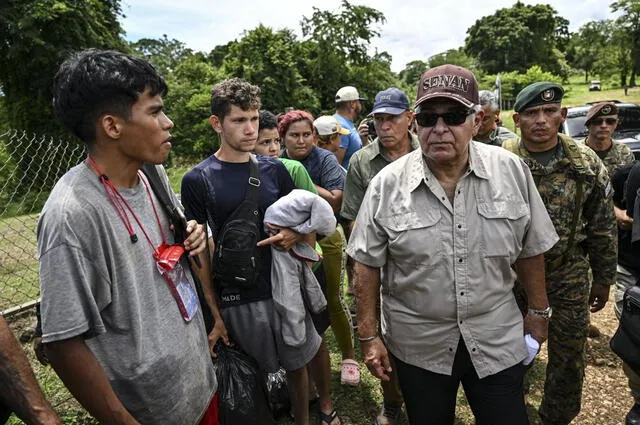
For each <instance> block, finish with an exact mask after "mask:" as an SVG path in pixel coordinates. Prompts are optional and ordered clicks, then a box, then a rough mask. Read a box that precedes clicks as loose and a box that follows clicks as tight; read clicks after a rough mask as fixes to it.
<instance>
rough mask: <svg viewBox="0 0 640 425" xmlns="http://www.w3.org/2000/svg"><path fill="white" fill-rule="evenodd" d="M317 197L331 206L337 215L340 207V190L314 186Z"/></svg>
mask: <svg viewBox="0 0 640 425" xmlns="http://www.w3.org/2000/svg"><path fill="white" fill-rule="evenodd" d="M316 189H317V190H318V195H320V197H322V199H324V200H325V201H327V202H328V203H329V205H331V208H333V212H334V213H339V212H340V208H341V207H342V190H338V189H336V190H327V189H325V188H323V187H320V186H318V185H316Z"/></svg>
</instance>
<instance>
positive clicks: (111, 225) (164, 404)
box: [38, 50, 226, 425]
mask: <svg viewBox="0 0 640 425" xmlns="http://www.w3.org/2000/svg"><path fill="white" fill-rule="evenodd" d="M116 71H117V72H116ZM165 92H166V85H165V83H164V81H163V80H162V78H161V77H160V76H159V75H158V74H157V73H156V71H155V70H154V69H153V67H151V66H150V65H149V64H148V63H147V62H145V61H144V60H141V59H137V58H133V57H131V56H127V55H124V54H121V53H118V52H112V51H98V50H87V51H84V52H80V53H79V54H76V55H74V56H72V57H71V58H69V59H68V60H67V61H65V62H64V63H63V64H62V65H61V68H60V71H59V72H58V75H57V76H56V83H55V96H54V107H55V110H56V113H57V115H58V117H59V119H60V120H61V121H62V123H63V124H64V125H65V126H66V127H67V128H69V129H70V130H71V131H73V132H74V134H75V135H76V136H78V137H79V138H80V139H81V140H83V141H84V142H85V144H86V145H87V149H88V151H89V155H88V157H87V160H86V161H84V162H83V163H81V164H79V165H77V166H75V167H74V168H72V169H71V170H69V171H68V172H67V173H66V174H65V175H64V176H63V177H62V178H61V179H60V180H59V181H58V183H57V184H56V185H55V187H54V188H53V190H52V192H51V195H50V197H49V199H48V200H47V203H46V204H45V206H44V208H43V210H42V213H41V216H40V221H39V223H38V250H39V254H40V284H41V295H42V306H41V312H42V330H43V335H42V340H43V342H44V344H45V350H46V352H47V355H48V357H49V359H50V361H51V364H52V366H53V368H54V369H55V370H56V372H57V373H58V375H59V376H60V377H61V378H62V380H63V382H64V383H65V385H66V386H67V387H68V388H69V390H70V391H71V393H72V394H73V395H74V396H75V397H76V398H77V399H78V401H80V403H81V404H82V405H83V406H84V407H85V408H86V409H87V410H88V411H89V412H90V413H91V414H92V415H93V416H95V417H96V418H97V419H98V420H99V421H100V422H101V423H108V424H166V425H174V424H187V425H196V424H203V425H204V424H207V425H208V424H210V423H214V422H212V419H213V418H212V417H211V416H212V411H213V409H212V408H210V404H211V400H212V398H213V396H214V393H215V391H216V388H217V385H216V378H215V373H214V370H213V366H212V362H211V358H210V354H209V353H210V347H209V346H208V341H207V335H206V331H205V326H204V320H203V315H202V312H201V309H200V305H199V303H198V297H197V295H196V287H195V284H194V281H193V278H192V276H191V274H190V272H189V264H188V260H187V259H186V258H187V255H180V252H181V251H180V250H181V249H183V248H184V249H185V250H186V251H188V252H189V255H191V256H194V255H198V256H199V258H200V259H201V264H203V265H205V267H206V264H207V261H205V259H206V258H207V256H208V252H207V250H206V242H205V239H206V238H205V236H206V233H205V231H204V229H203V227H202V226H201V225H198V224H197V223H196V222H195V221H192V222H189V223H188V225H187V234H188V236H187V238H186V239H185V241H184V243H183V244H175V242H177V241H175V240H174V239H175V238H174V234H173V232H171V230H170V221H169V217H168V216H167V214H166V213H165V211H164V208H163V206H162V203H161V202H160V200H159V199H158V198H157V197H156V196H155V194H154V192H153V190H151V187H150V185H149V182H148V180H147V178H146V177H144V176H143V175H142V174H141V173H140V171H139V169H140V168H141V167H142V165H143V163H152V164H160V163H162V162H164V161H165V160H166V159H167V156H168V154H169V151H170V148H171V144H170V136H169V130H170V129H171V128H172V127H173V123H172V122H171V121H170V120H169V118H168V117H167V116H166V115H165V114H164V112H163V104H162V97H161V95H163V94H164V93H165ZM160 170H162V169H161V167H160ZM161 178H162V179H163V180H164V185H165V187H164V189H165V190H167V191H168V189H169V184H168V180H167V178H166V174H164V173H162V174H161ZM168 192H170V191H168ZM174 201H175V199H174ZM175 202H177V201H175ZM166 247H171V248H166ZM174 251H175V252H177V253H178V254H177V255H176V256H174V257H172V256H170V255H165V254H167V253H170V252H174ZM160 260H162V261H160ZM162 264H164V265H165V267H166V269H171V272H166V271H165V275H162V274H161V273H160V270H161V267H160V265H162ZM162 270H165V269H162ZM169 273H170V278H167V277H166V276H167V275H169ZM196 273H197V274H199V275H200V277H201V278H202V277H203V276H204V275H207V274H208V273H204V271H203V272H202V273H199V271H198V270H196ZM209 285H210V282H209V281H208V280H204V281H203V285H202V286H203V290H204V291H205V296H207V294H209V295H210V287H209ZM216 314H217V311H214V316H216ZM214 332H218V334H219V335H220V336H223V338H224V339H226V335H224V332H222V329H219V328H215V329H214ZM214 336H215V335H214ZM213 339H216V338H213Z"/></svg>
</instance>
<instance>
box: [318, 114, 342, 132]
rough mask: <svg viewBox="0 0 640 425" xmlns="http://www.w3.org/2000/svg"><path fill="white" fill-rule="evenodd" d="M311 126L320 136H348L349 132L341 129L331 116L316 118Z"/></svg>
mask: <svg viewBox="0 0 640 425" xmlns="http://www.w3.org/2000/svg"><path fill="white" fill-rule="evenodd" d="M313 126H314V127H315V128H316V131H317V132H318V135H320V136H330V135H332V134H336V133H340V134H349V130H347V129H346V128H343V127H342V126H341V125H340V123H339V122H338V120H337V119H335V118H334V117H332V116H331V115H323V116H321V117H320V118H317V119H316V120H315V121H314V122H313Z"/></svg>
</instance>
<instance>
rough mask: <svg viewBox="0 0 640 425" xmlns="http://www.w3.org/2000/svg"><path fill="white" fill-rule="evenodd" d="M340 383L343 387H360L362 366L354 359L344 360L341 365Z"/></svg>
mask: <svg viewBox="0 0 640 425" xmlns="http://www.w3.org/2000/svg"><path fill="white" fill-rule="evenodd" d="M340 383H341V384H342V385H352V386H354V387H357V386H358V385H360V365H359V364H358V362H357V361H355V360H353V359H344V360H343V361H342V362H341V363H340Z"/></svg>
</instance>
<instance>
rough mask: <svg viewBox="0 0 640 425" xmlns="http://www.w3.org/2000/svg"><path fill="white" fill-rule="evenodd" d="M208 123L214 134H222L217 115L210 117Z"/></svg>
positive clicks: (220, 122) (220, 121) (220, 123)
mask: <svg viewBox="0 0 640 425" xmlns="http://www.w3.org/2000/svg"><path fill="white" fill-rule="evenodd" d="M209 122H210V123H211V127H213V130H214V131H215V132H216V133H218V134H220V133H222V120H221V119H220V118H219V117H218V116H217V115H211V116H210V117H209Z"/></svg>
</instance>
